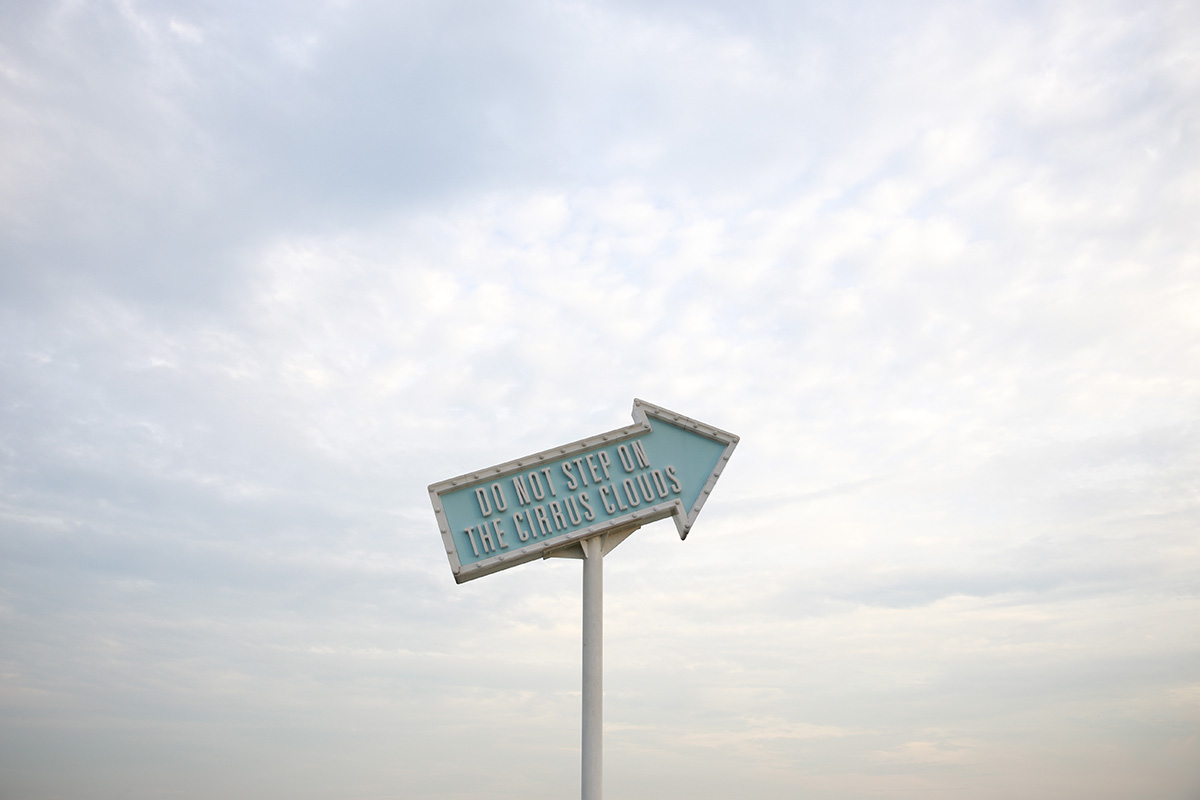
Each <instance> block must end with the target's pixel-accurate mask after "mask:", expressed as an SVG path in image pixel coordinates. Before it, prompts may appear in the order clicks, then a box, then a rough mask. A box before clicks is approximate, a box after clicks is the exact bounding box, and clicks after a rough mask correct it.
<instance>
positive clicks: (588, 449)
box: [429, 399, 739, 583]
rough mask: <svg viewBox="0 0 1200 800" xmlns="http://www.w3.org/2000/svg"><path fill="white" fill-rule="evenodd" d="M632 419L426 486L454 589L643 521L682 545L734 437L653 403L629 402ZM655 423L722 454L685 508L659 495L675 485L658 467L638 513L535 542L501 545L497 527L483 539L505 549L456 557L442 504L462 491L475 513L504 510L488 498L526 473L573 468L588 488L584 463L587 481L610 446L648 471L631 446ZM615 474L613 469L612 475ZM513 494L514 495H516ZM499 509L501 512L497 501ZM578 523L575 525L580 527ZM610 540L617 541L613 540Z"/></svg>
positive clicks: (456, 543) (676, 499)
mask: <svg viewBox="0 0 1200 800" xmlns="http://www.w3.org/2000/svg"><path fill="white" fill-rule="evenodd" d="M633 420H634V424H633V425H629V426H626V427H624V428H617V429H616V430H612V431H608V432H606V433H602V434H598V435H596V436H590V437H588V438H586V439H581V440H579V441H577V442H572V443H571V444H566V445H561V446H559V447H552V448H550V449H549V450H543V451H542V452H540V453H534V454H532V455H528V456H523V457H521V458H517V459H513V460H512V461H506V462H504V463H503V464H497V465H495V466H492V467H487V468H486V469H481V470H477V471H475V472H470V473H467V474H465V475H460V476H458V477H456V478H451V479H449V480H445V481H439V482H437V483H434V484H431V485H430V486H429V498H430V501H431V502H432V503H433V510H434V514H435V515H436V517H437V522H438V528H439V530H440V531H441V535H442V542H443V543H444V545H445V549H446V556H447V558H448V559H449V561H450V569H451V572H452V573H453V575H454V580H455V581H456V582H457V583H463V582H465V581H469V580H474V579H475V578H480V577H483V576H484V575H490V574H491V573H493V572H499V571H500V570H503V569H508V568H509V567H515V566H517V565H518V564H524V563H527V562H530V561H534V560H537V559H540V558H546V557H549V556H550V555H552V554H553V553H554V551H556V550H559V549H561V548H564V547H569V546H571V545H574V544H576V543H579V542H582V541H584V540H586V539H589V538H591V537H593V536H597V535H599V534H604V533H608V534H617V535H618V536H620V538H623V536H624V535H628V534H629V533H631V532H632V531H633V530H636V529H637V528H639V527H640V526H642V525H644V524H646V523H648V522H653V521H655V520H659V519H665V518H666V517H673V518H674V520H675V526H676V528H677V530H678V531H679V537H680V538H681V539H686V538H687V535H688V532H689V531H690V530H691V528H692V526H693V525H694V524H695V522H696V517H697V516H698V515H699V513H700V509H701V508H703V506H704V502H705V500H707V499H708V496H709V494H710V493H711V492H712V489H713V486H714V485H715V484H716V482H717V479H718V478H719V477H720V476H721V472H722V470H723V469H724V468H725V464H726V463H727V462H728V461H729V457H730V456H731V455H732V453H733V450H734V448H735V447H736V446H737V443H738V441H739V439H738V437H737V436H735V435H734V434H732V433H729V432H727V431H723V430H721V429H720V428H716V427H714V426H712V425H708V424H706V423H703V422H699V421H697V420H694V419H691V418H690V417H686V416H684V415H683V414H677V413H675V412H673V411H669V410H667V409H665V408H662V407H661V406H656V405H654V404H653V403H647V402H646V401H644V400H637V399H635V400H634V401H633ZM656 422H657V423H661V424H665V425H667V426H670V427H671V428H674V429H678V430H679V431H682V432H683V433H685V434H691V435H694V436H697V437H700V439H702V440H705V441H709V442H712V443H715V444H716V445H719V446H720V447H721V448H722V449H721V450H720V452H719V455H718V456H717V458H716V463H715V465H714V466H713V467H712V469H711V470H710V471H709V472H708V474H707V475H706V476H703V475H702V476H701V477H703V485H702V486H700V490H699V492H698V493H697V495H696V497H695V499H694V500H693V501H692V502H691V504H690V507H687V508H685V507H684V503H683V500H682V499H681V498H680V497H671V496H670V495H671V494H672V492H669V491H668V492H664V491H663V490H662V488H663V487H664V486H665V485H666V483H665V482H664V481H665V480H666V479H670V480H671V481H673V482H672V483H671V484H670V485H671V486H672V487H674V485H675V482H678V481H679V479H678V477H677V476H675V475H674V474H673V473H671V472H670V469H668V471H667V473H666V474H665V475H664V474H663V473H662V470H661V469H659V470H655V471H657V472H659V473H660V474H659V475H654V476H653V478H654V480H655V481H657V482H658V483H657V485H658V487H659V489H658V491H657V493H656V492H655V491H654V490H653V489H651V490H650V491H648V492H647V491H646V490H645V489H644V488H643V495H642V498H645V495H646V494H648V495H649V496H650V498H653V502H651V501H650V500H649V499H647V502H646V503H645V505H642V504H641V503H640V502H639V503H637V504H636V505H637V507H636V509H634V508H629V509H627V510H628V513H623V514H620V515H616V516H614V515H612V514H609V515H607V518H606V519H599V517H600V516H601V515H599V514H594V515H593V516H594V517H596V521H595V523H594V524H591V525H587V526H585V527H576V528H575V529H574V530H567V531H565V532H563V533H555V534H549V535H546V536H545V537H544V538H539V537H538V536H537V535H536V533H535V535H534V536H532V537H528V538H531V539H532V541H530V542H529V543H528V544H522V543H520V542H505V541H504V538H503V537H504V536H505V535H509V534H511V531H504V530H503V529H499V530H498V531H496V530H493V531H490V532H488V533H487V534H486V535H487V536H488V537H489V541H490V540H491V537H492V534H493V533H495V538H497V539H499V540H500V541H501V542H502V543H503V547H496V546H495V544H494V542H493V549H494V550H495V551H496V552H495V554H494V555H490V556H487V557H480V556H479V555H478V553H477V552H476V553H472V554H471V555H473V556H475V560H471V559H469V558H464V557H460V554H459V541H458V540H456V537H455V533H456V531H455V529H454V527H453V526H454V525H455V524H456V523H455V522H454V521H453V520H452V519H451V514H450V513H449V512H448V511H447V508H446V506H447V502H446V501H447V499H449V498H451V497H452V496H457V497H458V498H459V499H458V500H457V501H456V502H458V503H459V504H461V503H462V502H463V501H462V499H461V498H462V496H463V495H462V493H463V492H464V491H466V492H470V493H471V494H472V495H473V496H475V497H476V498H477V502H478V504H479V507H480V509H481V511H482V509H483V508H484V506H485V505H490V503H491V502H493V501H494V500H499V501H501V502H504V506H505V508H506V507H507V502H506V501H505V500H504V498H505V495H504V494H503V489H501V490H500V492H501V493H500V494H499V495H495V494H492V492H495V491H496V490H495V489H494V487H495V486H497V485H498V484H500V483H501V482H502V481H505V480H508V481H511V482H512V484H513V486H514V487H515V486H516V483H517V481H519V480H520V478H521V476H523V475H529V474H531V473H542V474H546V476H547V480H550V475H551V474H552V471H553V470H559V472H560V474H562V475H568V476H569V475H571V474H572V470H571V466H570V465H571V464H575V465H576V467H577V468H578V470H579V473H581V475H580V477H581V478H582V480H583V481H584V484H583V485H585V486H586V485H588V484H587V482H586V474H587V473H584V472H583V469H584V466H583V465H584V463H585V462H586V464H587V465H588V468H589V471H590V473H591V474H592V475H593V476H597V475H599V474H600V473H599V472H598V471H597V468H596V459H595V458H593V457H592V456H596V455H598V454H600V453H601V452H603V453H605V455H604V456H603V457H602V458H604V459H608V460H609V463H611V460H612V459H611V457H610V456H609V455H608V453H609V448H612V447H614V446H616V447H620V448H624V449H622V450H621V453H622V456H624V454H625V453H627V452H633V453H634V455H636V456H637V457H638V459H639V461H638V463H639V464H641V463H645V464H646V465H647V469H648V468H649V466H650V465H649V461H648V460H647V461H645V462H642V461H641V457H642V456H644V455H645V450H644V448H640V447H639V445H637V444H635V443H637V442H639V441H640V440H642V439H643V437H649V436H650V435H651V434H652V433H653V431H654V425H655V423H656ZM639 450H640V452H639ZM564 463H565V464H567V467H566V468H565V471H564V468H563V464H564ZM605 466H606V469H605V471H604V475H605V477H606V479H607V478H609V473H608V469H607V464H606V465H605ZM615 469H616V468H615V466H614V471H615ZM671 469H673V467H672V468H671ZM647 474H652V473H647ZM627 480H628V479H626V481H627ZM650 480H651V479H650V478H649V477H647V478H646V479H645V481H646V483H649V482H650ZM692 482H693V483H697V482H699V479H698V478H697V479H693V481H692ZM609 485H610V486H611V485H613V484H612V482H611V479H610V480H609ZM652 485H653V484H652ZM687 488H688V489H689V492H688V495H689V496H690V492H691V490H694V489H695V487H694V486H689V487H687ZM635 491H636V489H635ZM517 493H518V494H520V492H519V491H518V492H517ZM680 493H682V492H680ZM601 494H603V492H601ZM664 494H665V495H666V496H665V497H664V496H663V495H664ZM642 498H638V499H642ZM526 500H528V498H526ZM452 502H454V501H452ZM497 505H498V506H499V503H497ZM606 505H607V501H606ZM629 505H630V506H633V505H635V504H634V503H633V502H632V501H631V502H630V503H629ZM505 508H500V510H501V511H503V510H505ZM515 513H516V515H517V516H518V517H520V515H521V514H522V513H526V512H523V511H516V512H515ZM490 514H491V511H488V515H490ZM589 521H590V520H589ZM492 524H493V525H496V521H493V523H492ZM520 524H521V519H518V520H516V521H515V522H514V525H515V526H516V527H517V528H518V531H519V532H520V533H522V534H525V533H526V531H524V530H522V529H521V528H520ZM526 524H527V525H528V527H529V530H530V531H535V530H536V529H535V528H534V524H535V523H534V520H533V519H532V515H530V518H529V519H528V520H526ZM578 524H579V525H581V524H582V523H578ZM458 533H459V537H458V539H462V538H463V532H461V531H459V532H458ZM622 534H623V535H622ZM466 536H467V537H468V541H469V543H470V545H471V547H472V548H475V549H476V550H478V546H477V545H476V539H475V537H476V533H475V532H474V531H473V530H470V531H467V532H466ZM524 538H526V537H525V536H522V539H524ZM612 538H614V539H615V538H617V536H614V537H612ZM514 545H517V546H514Z"/></svg>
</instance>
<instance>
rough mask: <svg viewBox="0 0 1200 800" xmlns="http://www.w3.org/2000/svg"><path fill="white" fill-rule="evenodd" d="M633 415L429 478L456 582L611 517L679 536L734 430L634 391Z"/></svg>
mask: <svg viewBox="0 0 1200 800" xmlns="http://www.w3.org/2000/svg"><path fill="white" fill-rule="evenodd" d="M634 419H635V420H639V424H636V425H634V426H631V427H629V428H624V429H621V430H618V431H612V432H610V433H608V434H602V435H600V436H597V437H593V438H592V439H589V440H585V441H582V442H578V443H576V444H573V445H569V446H566V447H561V448H556V449H554V450H549V451H546V452H543V453H539V454H535V455H533V456H529V457H527V458H523V459H518V460H517V461H514V462H510V463H508V464H505V465H502V466H499V467H492V468H490V469H487V470H482V471H481V472H479V473H474V474H472V475H464V476H462V477H461V478H458V479H455V480H451V481H443V482H442V483H439V484H434V485H433V486H431V487H430V497H431V499H432V501H433V505H434V510H435V512H436V513H437V516H438V522H439V525H440V526H441V528H442V538H443V540H444V541H445V543H446V545H447V555H448V556H449V557H450V563H451V568H452V569H453V570H454V574H455V579H456V580H458V581H459V582H462V581H464V580H470V579H471V578H474V577H479V576H481V575H485V574H489V573H491V572H495V571H497V570H499V569H504V568H506V567H509V566H515V565H516V564H518V563H523V562H525V561H529V560H533V559H535V558H540V557H541V556H542V555H544V553H545V552H547V551H548V550H550V549H553V548H555V547H559V546H563V545H565V544H569V543H571V542H574V541H578V540H580V539H583V538H587V537H588V536H591V535H596V534H598V533H603V532H605V531H608V530H614V529H616V528H620V527H627V526H636V525H640V524H642V523H644V522H649V521H651V520H654V519H661V518H663V517H666V516H675V517H676V524H677V525H678V526H679V531H680V534H681V536H686V535H687V532H688V530H689V529H690V528H691V525H692V524H693V523H694V521H695V516H696V514H698V513H699V510H700V507H701V506H702V505H703V502H704V499H705V498H706V497H707V492H708V491H711V488H712V484H714V483H715V481H716V478H717V476H718V475H719V474H720V472H721V469H722V468H723V466H724V463H725V461H727V460H728V457H729V454H730V453H731V452H732V450H733V447H734V445H735V444H736V443H737V437H736V436H732V434H727V433H725V432H724V431H719V430H716V429H714V428H712V427H710V426H705V425H701V424H700V423H697V422H695V421H694V420H689V419H687V418H686V417H681V416H680V415H678V414H673V413H671V412H668V411H665V410H664V409H660V408H658V407H657V406H651V405H650V404H647V403H643V402H641V401H635V405H634Z"/></svg>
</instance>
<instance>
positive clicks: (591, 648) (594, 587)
mask: <svg viewBox="0 0 1200 800" xmlns="http://www.w3.org/2000/svg"><path fill="white" fill-rule="evenodd" d="M581 544H582V546H583V555H584V558H583V743H582V750H583V759H582V762H583V765H582V784H581V785H582V798H583V800H601V798H602V797H603V791H604V789H603V786H604V781H603V775H602V772H601V763H602V760H603V741H602V739H601V737H602V734H603V731H604V708H603V705H604V674H603V672H604V569H603V564H604V537H602V536H593V537H592V538H591V539H587V540H585V541H583V542H581Z"/></svg>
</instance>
